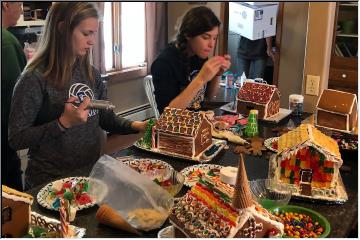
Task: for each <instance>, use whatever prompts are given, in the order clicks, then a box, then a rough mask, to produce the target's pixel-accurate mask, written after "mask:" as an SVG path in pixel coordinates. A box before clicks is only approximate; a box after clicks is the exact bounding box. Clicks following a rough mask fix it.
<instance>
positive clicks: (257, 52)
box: [237, 36, 274, 80]
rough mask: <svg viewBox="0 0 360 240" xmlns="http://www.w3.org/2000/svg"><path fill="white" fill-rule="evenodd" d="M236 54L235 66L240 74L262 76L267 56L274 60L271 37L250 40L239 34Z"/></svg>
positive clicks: (253, 77) (250, 76)
mask: <svg viewBox="0 0 360 240" xmlns="http://www.w3.org/2000/svg"><path fill="white" fill-rule="evenodd" d="M237 54H238V59H237V67H238V73H239V74H240V75H241V74H242V73H243V72H245V75H246V77H247V78H250V79H255V78H264V72H265V67H266V62H267V58H268V56H269V57H270V58H271V59H272V60H273V61H274V54H273V52H272V38H271V37H268V38H266V39H265V38H262V39H258V40H250V39H247V38H246V37H243V36H241V37H240V40H239V47H238V52H237ZM265 80H266V79H265Z"/></svg>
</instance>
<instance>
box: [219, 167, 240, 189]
mask: <svg viewBox="0 0 360 240" xmlns="http://www.w3.org/2000/svg"><path fill="white" fill-rule="evenodd" d="M237 172H238V168H236V167H223V168H221V169H220V181H222V182H224V183H227V184H231V185H235V183H236V176H237Z"/></svg>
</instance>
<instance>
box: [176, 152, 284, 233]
mask: <svg viewBox="0 0 360 240" xmlns="http://www.w3.org/2000/svg"><path fill="white" fill-rule="evenodd" d="M222 186H223V184H217V183H216V182H214V181H212V178H211V177H208V176H206V177H203V178H201V179H200V180H199V182H197V183H196V185H195V186H194V187H192V189H191V190H189V191H188V192H187V193H186V194H185V195H184V196H183V197H182V198H181V199H180V200H179V201H178V202H177V203H176V204H175V205H174V207H173V208H172V210H171V214H170V222H171V223H172V224H173V225H174V226H175V235H176V237H191V238H195V237H203V238H212V237H217V238H232V237H237V238H240V237H241V238H244V237H273V236H281V235H282V234H283V232H284V226H283V224H282V223H280V222H278V221H276V220H275V219H276V217H275V216H273V215H272V214H271V213H269V212H268V211H267V210H265V209H264V208H262V207H261V206H260V205H259V204H257V203H256V202H254V200H253V199H252V195H251V192H250V187H249V182H248V179H247V175H246V170H245V166H244V162H243V159H242V157H241V159H240V162H239V170H238V175H237V180H236V186H235V188H232V187H231V189H232V191H231V193H230V194H229V191H228V190H229V189H228V187H226V188H227V189H224V188H223V187H222Z"/></svg>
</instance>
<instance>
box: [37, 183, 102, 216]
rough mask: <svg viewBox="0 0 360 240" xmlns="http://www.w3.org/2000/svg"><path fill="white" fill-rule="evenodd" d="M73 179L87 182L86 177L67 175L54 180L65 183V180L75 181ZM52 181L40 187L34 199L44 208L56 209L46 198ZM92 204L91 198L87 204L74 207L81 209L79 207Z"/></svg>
mask: <svg viewBox="0 0 360 240" xmlns="http://www.w3.org/2000/svg"><path fill="white" fill-rule="evenodd" d="M75 180H76V181H78V182H80V183H81V182H89V178H88V177H68V178H63V179H60V180H56V181H61V182H62V183H66V182H72V181H75ZM54 182H55V181H54ZM54 182H51V183H49V184H47V185H46V186H45V187H43V188H42V189H40V191H39V192H38V194H37V196H36V199H37V201H38V203H39V204H40V205H41V206H43V207H44V208H47V209H50V210H55V211H58V209H55V208H53V207H52V202H50V201H49V200H48V196H49V195H50V194H51V192H52V186H53V184H54ZM54 200H55V199H54ZM94 205H95V201H94V200H92V202H91V203H87V204H84V205H80V206H77V207H76V209H77V210H81V209H85V208H89V207H92V206H94Z"/></svg>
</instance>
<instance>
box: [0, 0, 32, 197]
mask: <svg viewBox="0 0 360 240" xmlns="http://www.w3.org/2000/svg"><path fill="white" fill-rule="evenodd" d="M21 12H22V2H1V56H2V59H1V68H2V71H1V85H2V86H1V183H2V184H4V185H6V186H9V187H11V188H15V189H17V190H19V191H22V190H23V184H22V178H21V174H22V172H21V161H20V158H19V157H18V155H17V154H16V151H15V150H13V149H12V148H11V147H10V146H9V142H8V124H9V112H10V104H11V96H12V93H13V89H14V86H15V83H16V80H17V78H18V77H19V76H20V74H21V72H22V71H23V69H24V67H25V66H26V57H25V54H24V51H23V49H22V47H21V45H20V43H19V41H18V40H17V39H16V38H15V36H14V35H12V34H11V33H10V32H9V31H8V30H7V28H8V27H12V26H15V25H16V23H17V21H18V19H19V17H20V14H21Z"/></svg>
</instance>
